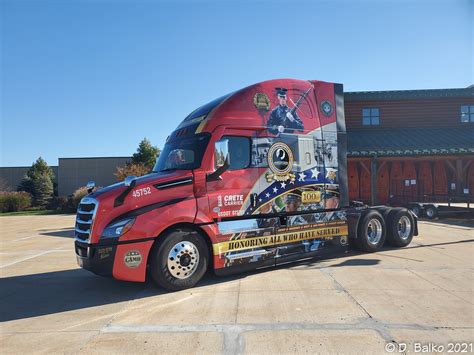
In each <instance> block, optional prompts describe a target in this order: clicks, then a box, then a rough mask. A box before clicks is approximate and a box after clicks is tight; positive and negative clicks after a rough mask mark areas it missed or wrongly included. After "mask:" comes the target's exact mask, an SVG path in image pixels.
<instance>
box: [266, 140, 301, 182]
mask: <svg viewBox="0 0 474 355" xmlns="http://www.w3.org/2000/svg"><path fill="white" fill-rule="evenodd" d="M267 159H268V167H269V168H270V170H271V171H272V173H269V174H267V175H266V178H267V181H268V182H271V181H272V180H276V181H287V180H291V181H294V180H295V175H294V174H292V173H291V169H293V152H292V151H291V148H290V147H289V146H287V145H286V144H285V143H283V142H276V143H275V144H273V145H272V146H271V147H270V149H269V150H268V156H267Z"/></svg>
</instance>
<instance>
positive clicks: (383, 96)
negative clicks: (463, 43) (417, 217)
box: [344, 85, 474, 204]
mask: <svg viewBox="0 0 474 355" xmlns="http://www.w3.org/2000/svg"><path fill="white" fill-rule="evenodd" d="M344 100H345V112H346V125H347V132H348V133H347V137H348V181H349V195H350V198H351V199H352V200H362V201H364V202H367V203H370V204H385V203H388V202H394V203H400V202H408V201H439V202H441V201H446V200H447V199H448V198H450V197H451V198H457V199H458V200H461V199H462V198H463V197H464V198H466V197H467V198H470V199H471V200H472V199H473V196H474V86H473V85H471V86H469V87H467V88H464V89H440V90H404V91H378V92H349V93H346V94H345V95H344Z"/></svg>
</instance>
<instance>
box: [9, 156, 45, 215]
mask: <svg viewBox="0 0 474 355" xmlns="http://www.w3.org/2000/svg"><path fill="white" fill-rule="evenodd" d="M53 180H54V173H53V170H52V169H51V168H50V167H49V166H48V164H47V163H46V161H45V160H44V159H43V158H41V157H39V158H38V159H37V160H36V161H35V162H34V163H33V164H32V165H31V168H30V169H28V171H27V173H26V174H25V176H24V178H23V180H22V181H21V183H20V185H19V186H18V189H17V190H18V191H26V192H28V193H30V194H32V195H33V198H34V204H35V205H37V206H40V207H44V206H46V204H47V203H48V201H49V200H50V199H51V198H52V197H53V193H54V184H53Z"/></svg>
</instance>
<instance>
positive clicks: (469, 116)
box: [461, 105, 474, 122]
mask: <svg viewBox="0 0 474 355" xmlns="http://www.w3.org/2000/svg"><path fill="white" fill-rule="evenodd" d="M461 122H474V105H462V106H461Z"/></svg>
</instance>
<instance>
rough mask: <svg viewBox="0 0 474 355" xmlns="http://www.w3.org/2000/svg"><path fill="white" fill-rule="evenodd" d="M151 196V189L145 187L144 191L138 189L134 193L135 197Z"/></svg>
mask: <svg viewBox="0 0 474 355" xmlns="http://www.w3.org/2000/svg"><path fill="white" fill-rule="evenodd" d="M150 194H151V188H150V187H144V188H142V189H136V190H133V192H132V196H133V197H143V196H146V195H150Z"/></svg>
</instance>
